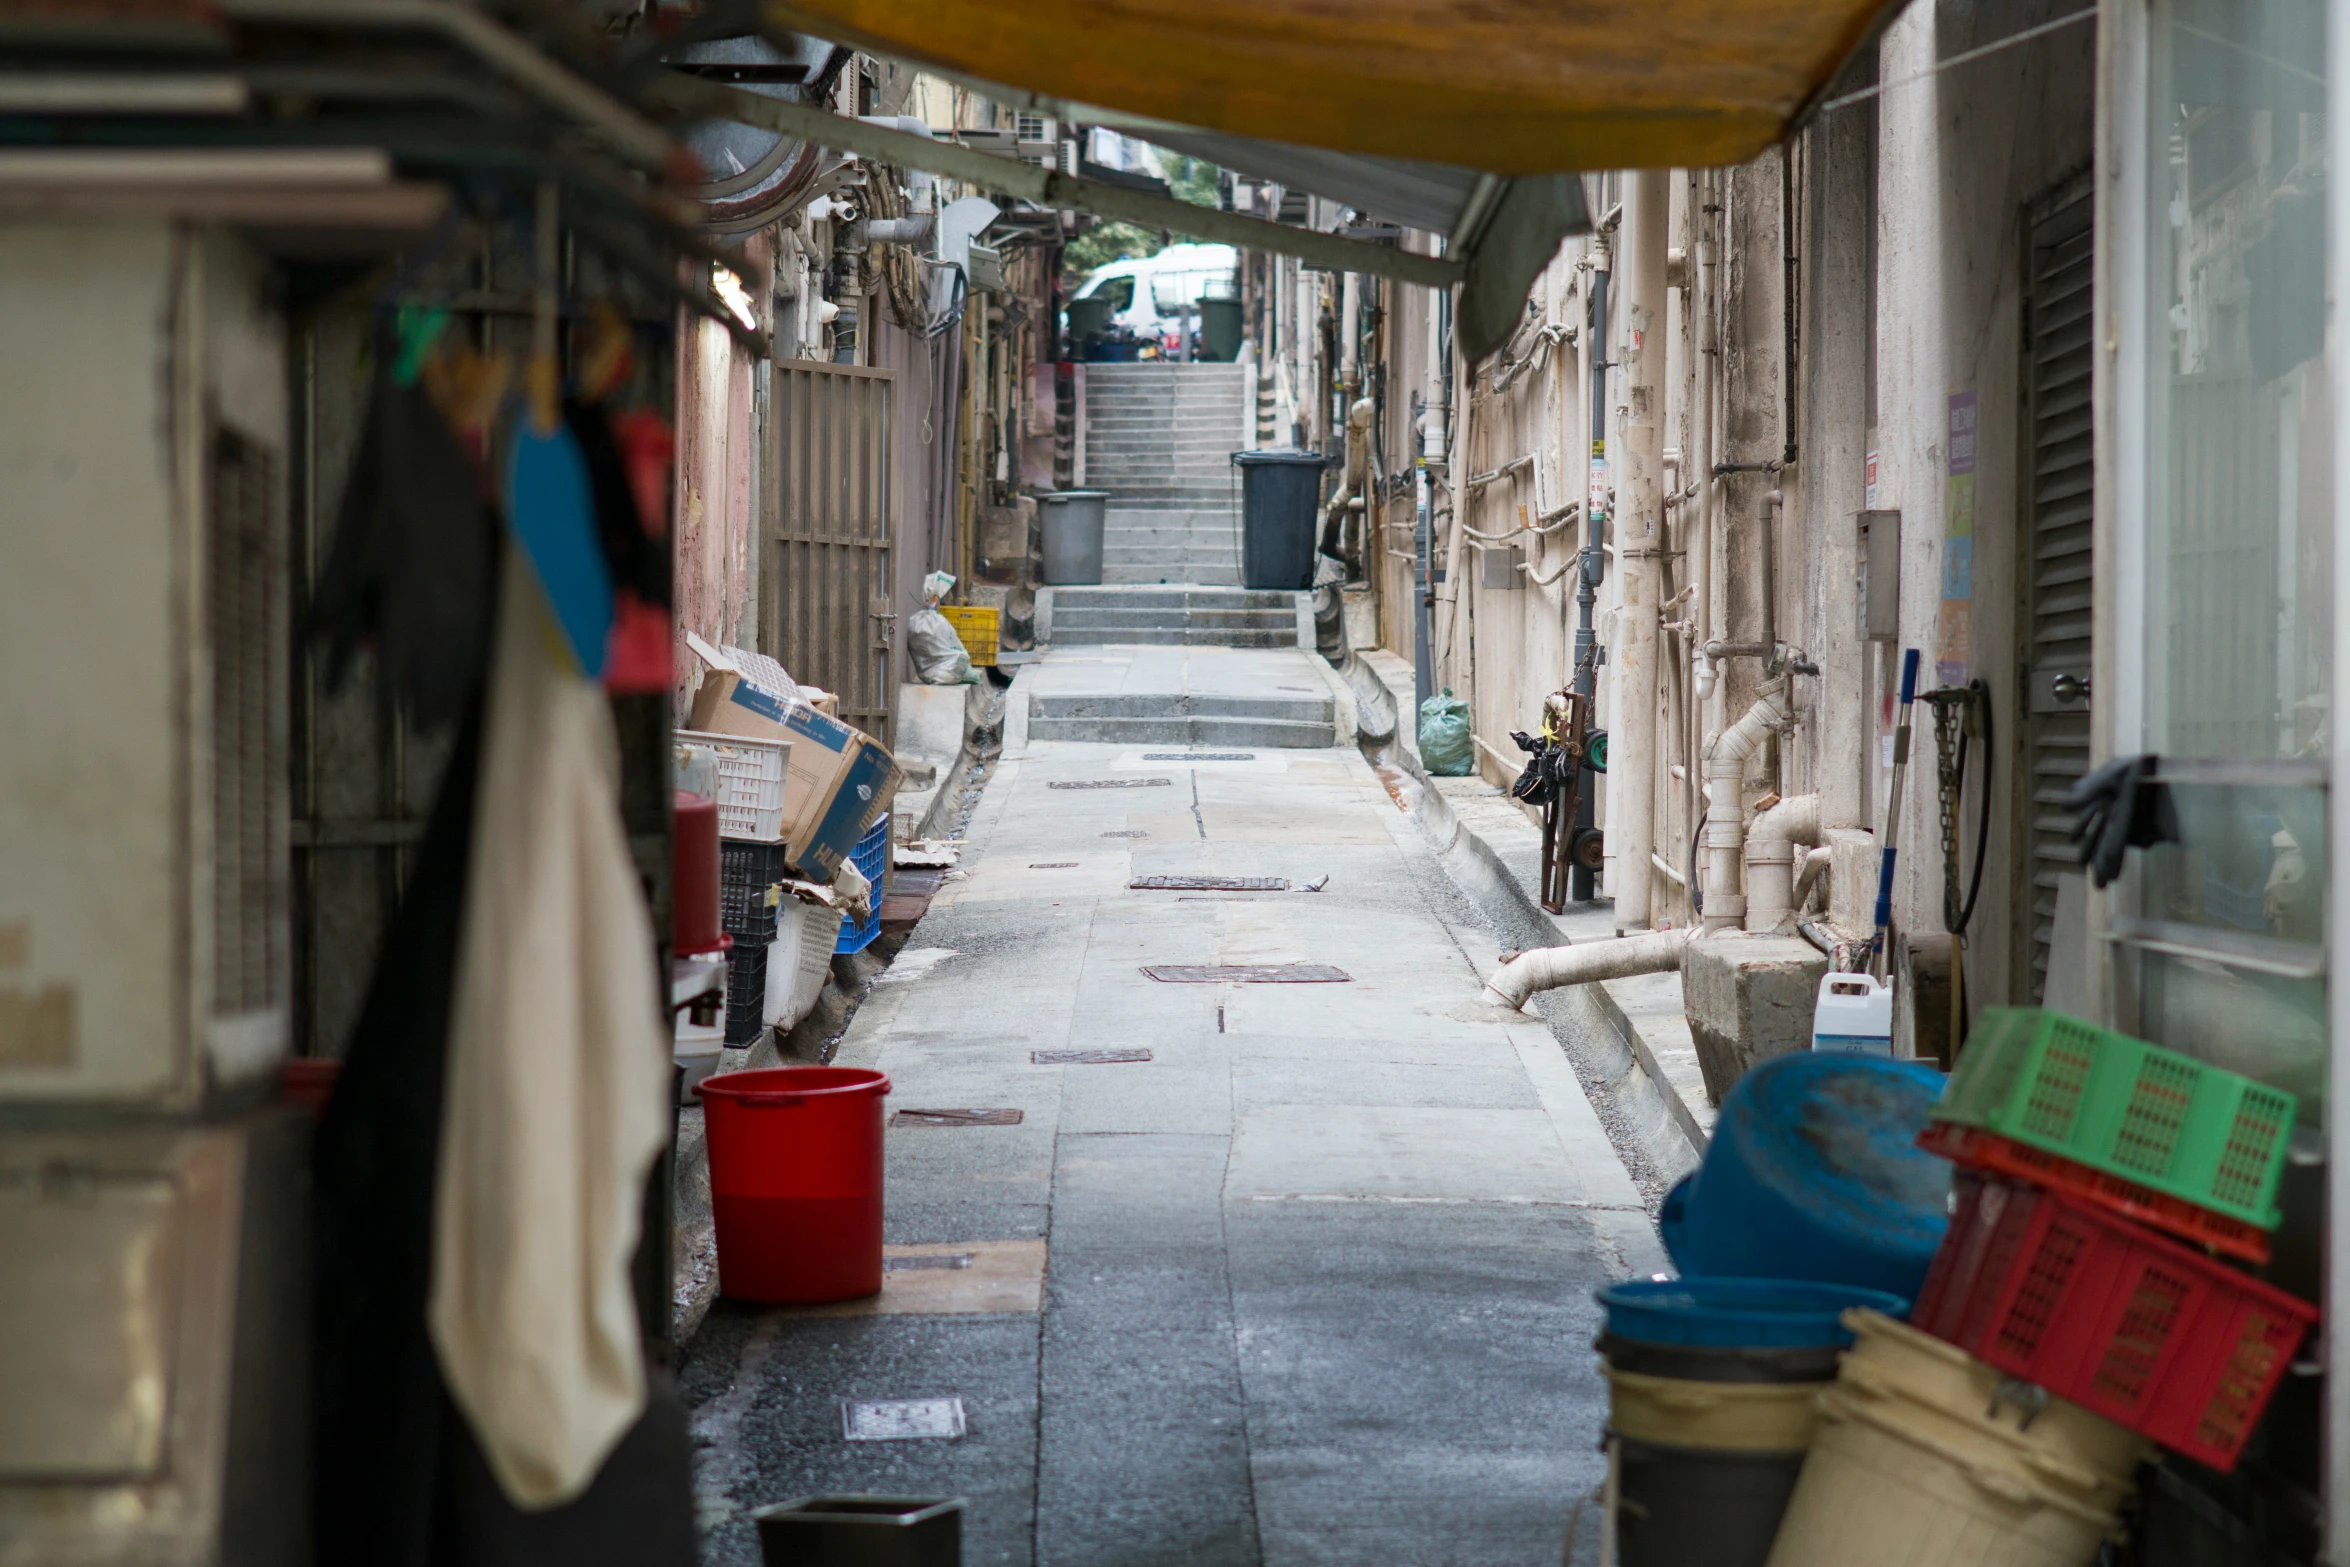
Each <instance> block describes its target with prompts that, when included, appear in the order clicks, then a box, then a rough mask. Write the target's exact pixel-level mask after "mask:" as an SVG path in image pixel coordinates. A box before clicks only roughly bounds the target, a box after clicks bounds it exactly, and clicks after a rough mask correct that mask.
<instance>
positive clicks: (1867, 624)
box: [1855, 511, 1901, 642]
mask: <svg viewBox="0 0 2350 1567" xmlns="http://www.w3.org/2000/svg"><path fill="white" fill-rule="evenodd" d="M1856 520H1857V521H1858V523H1859V527H1860V548H1859V551H1858V555H1859V560H1860V580H1859V582H1858V583H1857V584H1856V587H1857V589H1858V592H1857V593H1856V594H1855V597H1856V598H1857V600H1858V602H1859V606H1860V635H1861V640H1862V641H1864V642H1893V641H1898V640H1899V639H1900V636H1901V513H1899V512H1898V511H1864V512H1861V513H1859V514H1858V516H1857V519H1856Z"/></svg>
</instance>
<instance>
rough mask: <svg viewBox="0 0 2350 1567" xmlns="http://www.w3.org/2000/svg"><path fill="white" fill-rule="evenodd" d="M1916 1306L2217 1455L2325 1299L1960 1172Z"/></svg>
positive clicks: (1944, 1335) (2110, 1410)
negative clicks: (2302, 1295) (1945, 1229)
mask: <svg viewBox="0 0 2350 1567" xmlns="http://www.w3.org/2000/svg"><path fill="white" fill-rule="evenodd" d="M1957 1196H1958V1204H1957V1212H1956V1213H1955V1214H1954V1215H1953V1216H1952V1218H1951V1221H1950V1230H1949V1233H1948V1234H1947V1235H1945V1236H1944V1237H1943V1241H1942V1247H1941V1249H1940V1250H1939V1251H1937V1252H1936V1253H1935V1254H1934V1264H1933V1267H1932V1269H1931V1270H1930V1271H1929V1272H1928V1273H1927V1274H1926V1284H1925V1288H1924V1289H1923V1290H1921V1291H1919V1293H1918V1303H1917V1308H1916V1310H1914V1311H1913V1312H1912V1313H1911V1314H1910V1320H1911V1321H1912V1322H1913V1323H1915V1324H1916V1325H1917V1326H1918V1327H1920V1328H1923V1329H1924V1330H1925V1331H1927V1332H1928V1333H1931V1334H1933V1335H1934V1336H1935V1337H1937V1338H1940V1339H1944V1340H1946V1341H1948V1342H1950V1343H1952V1344H1956V1345H1957V1346H1958V1347H1959V1348H1960V1349H1963V1350H1965V1351H1966V1352H1967V1353H1969V1354H1971V1355H1973V1356H1975V1357H1976V1358H1977V1359H1979V1360H1983V1361H1987V1362H1988V1363H1990V1364H1991V1365H1994V1366H1997V1367H1998V1368H1999V1369H2000V1370H2002V1371H2005V1372H2008V1373H2009V1374H2010V1375H2013V1376H2017V1377H2021V1378H2023V1379H2024V1380H2026V1381H2028V1382H2036V1383H2038V1384H2039V1385H2040V1386H2042V1387H2044V1388H2046V1389H2048V1391H2050V1392H2051V1393H2054V1394H2056V1395H2058V1396H2059V1397H2061V1398H2069V1399H2071V1400H2072V1401H2073V1402H2074V1403H2076V1404H2079V1405H2081V1406H2082V1407H2083V1408H2086V1409H2091V1410H2094V1411H2096V1412H2097V1413H2098V1414H2101V1415H2103V1416H2105V1417H2106V1418H2107V1419H2109V1420H2114V1421H2118V1422H2120V1423H2121V1424H2122V1425H2125V1426H2128V1427H2129V1428H2130V1429H2131V1430H2133V1431H2136V1432H2138V1433H2139V1434H2141V1435H2143V1436H2146V1437H2150V1438H2152V1439H2153V1440H2154V1441H2157V1442H2159V1443H2161V1444H2162V1445H2163V1446H2165V1447H2168V1448H2170V1449H2172V1450H2174V1451H2176V1452H2179V1453H2183V1454H2185V1455H2186V1456H2187V1457H2189V1458H2192V1459H2195V1460H2197V1461H2198V1462H2200V1463H2205V1464H2209V1465H2210V1466H2211V1467H2212V1468H2214V1469H2219V1470H2227V1469H2232V1468H2234V1467H2235V1463H2236V1457H2237V1455H2238V1454H2239V1453H2240V1452H2242V1451H2243V1448H2244V1443H2245V1440H2246V1439H2247V1438H2249V1437H2250V1436H2251V1435H2252V1428H2253V1427H2254V1426H2255V1425H2257V1424H2259V1422H2260V1416H2261V1412H2262V1411H2263V1410H2265V1409H2266V1408H2267V1407H2268V1401H2269V1398H2270V1396H2271V1395H2272V1394H2274V1393H2275V1392H2276V1388H2277V1382H2278V1380H2279V1379H2280V1378H2282V1377H2283V1376H2284V1374H2285V1370H2286V1367H2287V1365H2288V1364H2289V1363H2290V1362H2291V1360H2292V1358H2293V1351H2294V1350H2295V1349H2296V1348H2298V1347H2299V1345H2300V1343H2301V1339H2302V1336H2303V1335H2304V1334H2306V1333H2307V1332H2308V1331H2309V1329H2310V1327H2311V1325H2312V1324H2314V1323H2315V1322H2316V1321H2317V1308H2316V1307H2314V1306H2311V1305H2310V1304H2308V1303H2307V1302H2306V1301H2302V1300H2299V1299H2296V1298H2295V1297H2293V1296H2291V1295H2288V1294H2286V1293H2285V1292H2284V1291H2282V1290H2279V1289H2274V1288H2271V1287H2270V1286H2268V1285H2266V1284H2263V1283H2261V1282H2260V1281H2259V1280H2257V1279H2254V1278H2250V1277H2247V1276H2246V1275H2244V1274H2241V1273H2238V1272H2236V1271H2235V1270H2234V1269H2233V1268H2229V1267H2227V1266H2225V1265H2224V1264H2221V1263H2219V1262H2215V1261H2213V1260H2212V1259H2211V1258H2209V1257H2206V1256H2205V1255H2203V1254H2202V1253H2201V1252H2198V1251H2196V1250H2194V1249H2193V1248H2191V1247H2187V1246H2182V1245H2180V1244H2179V1243H2178V1242H2177V1241H2174V1240H2170V1239H2168V1238H2167V1237H2165V1236H2161V1235H2157V1234H2155V1233H2154V1232H2153V1231H2151V1230H2146V1229H2141V1228H2140V1227H2138V1226H2137V1225H2134V1224H2132V1223H2130V1222H2129V1221H2128V1220H2126V1219H2122V1218H2119V1217H2116V1216H2115V1215H2113V1214H2111V1213H2108V1212H2107V1211H2105V1210H2104V1209H2102V1208H2100V1207H2097V1206H2095V1205H2093V1204H2090V1203H2085V1202H2082V1201H2080V1200H2079V1199H2077V1198H2075V1197H2072V1196H2070V1195H2068V1194H2066V1193H2064V1192H2061V1191H2052V1190H2047V1189H2043V1188H2040V1187H2035V1186H2031V1185H2028V1184H2026V1183H2024V1182H2022V1181H2017V1180H2012V1179H2010V1178H2008V1177H2006V1176H2001V1175H1974V1174H1962V1175H1961V1176H1960V1177H1959V1181H1958V1188H1957Z"/></svg>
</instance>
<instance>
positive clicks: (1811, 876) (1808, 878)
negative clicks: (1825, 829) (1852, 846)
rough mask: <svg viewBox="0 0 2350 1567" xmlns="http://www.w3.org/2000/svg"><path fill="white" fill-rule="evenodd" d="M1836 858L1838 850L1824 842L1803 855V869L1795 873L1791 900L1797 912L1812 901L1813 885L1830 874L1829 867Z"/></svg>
mask: <svg viewBox="0 0 2350 1567" xmlns="http://www.w3.org/2000/svg"><path fill="white" fill-rule="evenodd" d="M1835 859H1836V851H1835V850H1833V849H1831V848H1829V847H1828V846H1827V845H1826V844H1824V843H1823V844H1821V845H1820V846H1819V847H1818V848H1816V849H1814V850H1812V851H1811V852H1810V853H1808V854H1806V855H1805V856H1804V857H1803V869H1801V870H1800V871H1797V872H1796V873H1795V895H1794V896H1793V897H1792V898H1791V899H1790V900H1789V902H1790V903H1791V904H1792V906H1793V907H1794V908H1795V909H1796V911H1797V912H1799V913H1800V912H1801V911H1802V909H1803V906H1804V905H1805V904H1806V903H1809V902H1810V901H1811V889H1812V887H1813V886H1814V885H1815V884H1816V883H1817V882H1818V881H1819V879H1820V878H1821V877H1822V876H1825V875H1827V874H1828V867H1829V866H1830V865H1832V864H1834V863H1835Z"/></svg>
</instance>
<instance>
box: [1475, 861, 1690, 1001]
mask: <svg viewBox="0 0 2350 1567" xmlns="http://www.w3.org/2000/svg"><path fill="white" fill-rule="evenodd" d="M1642 879H1643V880H1645V879H1646V878H1645V877H1643V878H1642ZM1688 942H1689V932H1688V931H1686V930H1659V931H1652V932H1650V933H1648V934H1646V935H1641V936H1619V937H1617V938H1616V939H1615V940H1613V941H1586V942H1581V943H1579V944H1577V945H1573V946H1566V947H1536V948H1535V949H1534V950H1533V951H1531V952H1521V953H1519V954H1518V955H1517V956H1516V957H1514V958H1512V959H1510V960H1509V961H1508V962H1507V963H1504V964H1503V965H1502V966H1501V967H1500V968H1498V969H1496V970H1494V972H1493V977H1492V978H1491V979H1489V980H1487V981H1486V982H1485V999H1486V1000H1488V1001H1493V1002H1498V1003H1499V1004H1500V1005H1502V1006H1505V1007H1508V1008H1510V1009H1511V1010H1512V1011H1522V1010H1524V1008H1525V1005H1526V1001H1527V998H1528V997H1530V996H1532V995H1533V994H1534V993H1535V992H1536V991H1538V990H1557V989H1559V988H1561V987H1562V986H1566V985H1588V984H1590V983H1591V982H1592V981H1594V980H1601V979H1629V978H1630V977H1632V976H1633V975H1635V974H1670V973H1672V972H1673V971H1674V970H1676V969H1678V968H1679V967H1680V966H1681V949H1682V948H1683V947H1684V946H1686V945H1688Z"/></svg>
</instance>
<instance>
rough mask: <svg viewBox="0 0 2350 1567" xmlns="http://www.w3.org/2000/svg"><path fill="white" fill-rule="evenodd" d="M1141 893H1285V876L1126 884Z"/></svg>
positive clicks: (1168, 878) (1148, 878) (1159, 878)
mask: <svg viewBox="0 0 2350 1567" xmlns="http://www.w3.org/2000/svg"><path fill="white" fill-rule="evenodd" d="M1126 885H1127V886H1128V887H1130V888H1134V889H1136V890H1138V891H1143V892H1287V891H1288V890H1289V878H1288V877H1286V876H1137V877H1135V878H1134V880H1132V881H1130V882H1128V883H1127V884H1126Z"/></svg>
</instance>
